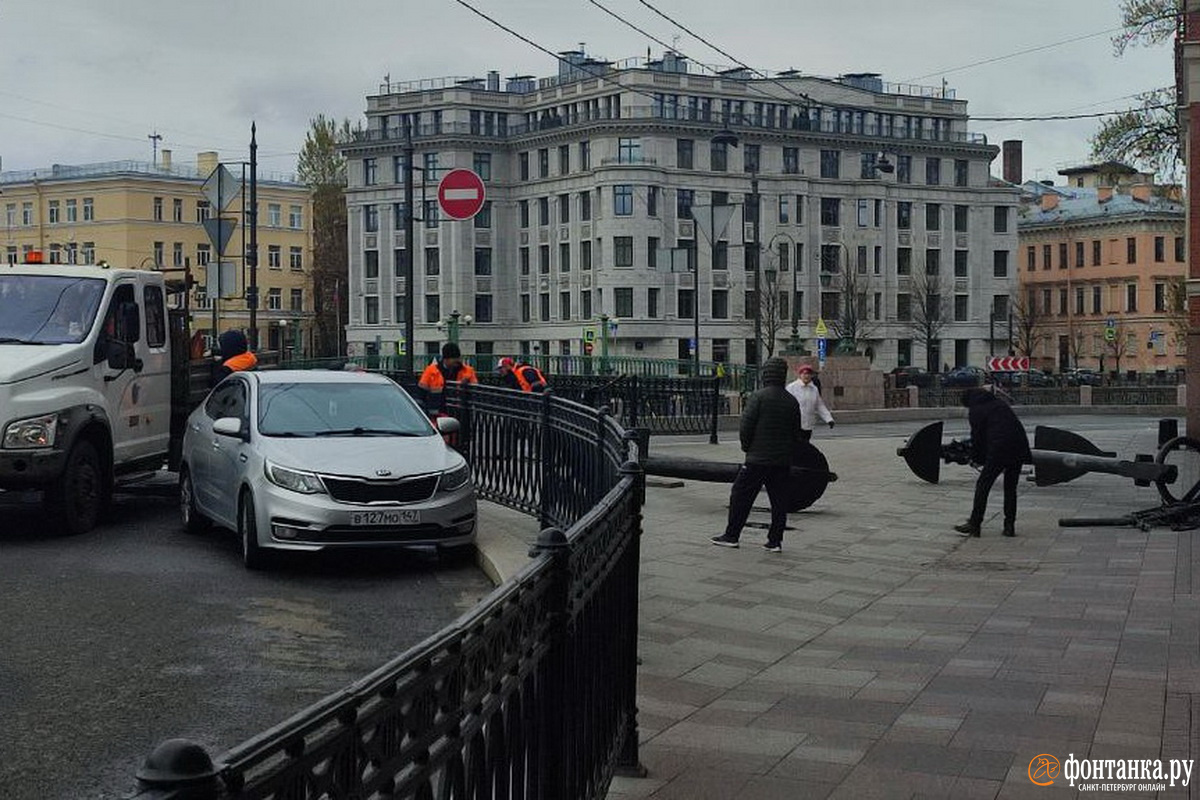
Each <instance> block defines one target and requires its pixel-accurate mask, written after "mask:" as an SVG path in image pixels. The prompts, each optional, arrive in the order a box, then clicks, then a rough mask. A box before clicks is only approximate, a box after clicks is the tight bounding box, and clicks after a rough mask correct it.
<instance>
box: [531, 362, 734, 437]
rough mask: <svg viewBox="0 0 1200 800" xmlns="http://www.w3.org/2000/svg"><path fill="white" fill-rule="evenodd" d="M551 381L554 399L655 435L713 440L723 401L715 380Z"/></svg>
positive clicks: (629, 377)
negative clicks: (697, 435) (598, 411)
mask: <svg viewBox="0 0 1200 800" xmlns="http://www.w3.org/2000/svg"><path fill="white" fill-rule="evenodd" d="M552 380H553V381H554V391H555V393H556V394H558V395H559V396H561V397H568V398H570V399H572V400H575V401H576V402H579V403H582V404H584V405H587V406H591V407H593V408H599V407H602V406H603V407H607V408H609V409H610V411H611V412H612V415H613V416H614V417H615V418H616V419H617V420H618V421H619V422H620V423H621V425H622V426H623V427H626V428H648V429H649V430H650V431H651V432H652V433H659V434H685V433H707V434H709V438H710V439H711V440H712V441H714V442H715V441H716V435H717V422H718V418H719V416H720V414H721V407H722V403H723V398H722V394H721V379H720V378H717V377H710V378H685V377H679V378H673V377H667V376H661V375H654V376H638V375H616V376H607V377H599V376H585V375H559V376H556V377H554V378H553V379H552Z"/></svg>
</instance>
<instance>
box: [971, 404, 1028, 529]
mask: <svg viewBox="0 0 1200 800" xmlns="http://www.w3.org/2000/svg"><path fill="white" fill-rule="evenodd" d="M962 404H963V405H964V406H966V407H967V409H968V412H967V413H968V418H969V419H970V422H971V461H972V462H973V463H975V464H982V465H983V468H982V469H981V470H980V471H979V480H977V481H976V482H975V504H974V506H973V507H972V508H971V517H970V519H968V520H967V521H966V522H965V523H964V524H962V525H955V526H954V530H956V531H958V532H959V533H960V534H962V535H963V536H978V535H979V527H980V525H982V524H983V515H984V512H985V511H987V501H988V493H989V492H990V491H991V489H992V484H993V483H995V482H996V478H997V477H998V476H999V475H1000V474H1001V473H1004V535H1005V536H1016V535H1017V534H1016V522H1017V482H1018V481H1019V480H1020V479H1021V465H1022V464H1028V463H1029V462H1030V461H1031V460H1032V458H1033V456H1032V454H1031V453H1030V452H1029V437H1028V435H1027V434H1026V433H1025V426H1024V425H1022V424H1021V420H1019V419H1017V415H1016V414H1014V413H1013V410H1012V409H1011V408H1009V407H1008V404H1007V403H1005V402H1004V401H1003V400H1001V399H1000V398H998V397H996V395H994V394H992V393H991V392H989V391H987V390H986V389H968V390H966V391H965V392H963V395H962Z"/></svg>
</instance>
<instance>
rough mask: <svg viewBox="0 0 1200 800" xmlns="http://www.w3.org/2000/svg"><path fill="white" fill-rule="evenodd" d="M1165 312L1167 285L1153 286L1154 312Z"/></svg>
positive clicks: (1158, 284) (1157, 284)
mask: <svg viewBox="0 0 1200 800" xmlns="http://www.w3.org/2000/svg"><path fill="white" fill-rule="evenodd" d="M1166 310H1167V285H1166V284H1165V283H1156V284H1154V311H1155V312H1156V313H1159V314H1161V313H1163V312H1164V311H1166Z"/></svg>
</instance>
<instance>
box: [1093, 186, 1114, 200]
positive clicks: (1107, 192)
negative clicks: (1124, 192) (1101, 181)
mask: <svg viewBox="0 0 1200 800" xmlns="http://www.w3.org/2000/svg"><path fill="white" fill-rule="evenodd" d="M1112 198H1113V187H1111V186H1097V187H1096V199H1097V200H1098V201H1099V202H1100V203H1101V204H1104V203H1107V202H1108V201H1109V200H1112Z"/></svg>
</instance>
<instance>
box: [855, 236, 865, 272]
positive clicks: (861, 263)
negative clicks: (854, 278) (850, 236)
mask: <svg viewBox="0 0 1200 800" xmlns="http://www.w3.org/2000/svg"><path fill="white" fill-rule="evenodd" d="M857 255H858V261H857V264H858V274H859V275H866V274H867V248H866V246H865V245H861V244H860V245H859V246H858V252H857Z"/></svg>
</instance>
